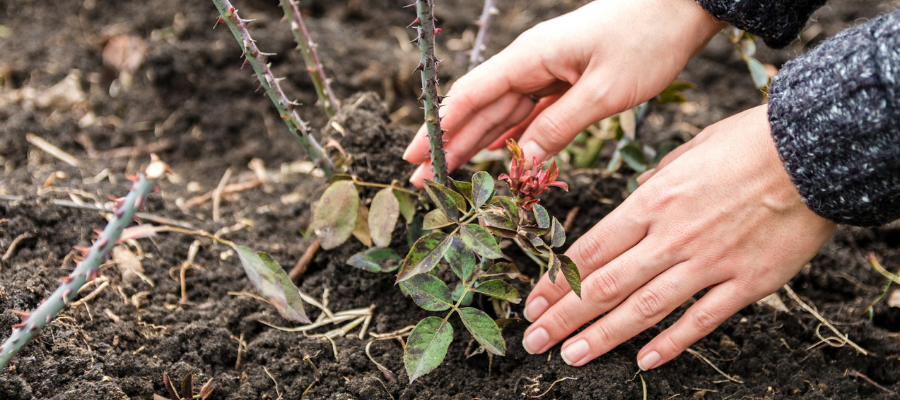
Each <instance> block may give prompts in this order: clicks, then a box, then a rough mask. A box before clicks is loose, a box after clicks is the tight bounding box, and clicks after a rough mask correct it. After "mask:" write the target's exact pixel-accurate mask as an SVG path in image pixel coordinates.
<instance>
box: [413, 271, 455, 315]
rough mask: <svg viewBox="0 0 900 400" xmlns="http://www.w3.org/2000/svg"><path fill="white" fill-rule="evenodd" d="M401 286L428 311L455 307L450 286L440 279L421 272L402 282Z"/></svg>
mask: <svg viewBox="0 0 900 400" xmlns="http://www.w3.org/2000/svg"><path fill="white" fill-rule="evenodd" d="M400 286H402V287H403V288H404V289H406V292H407V293H409V296H410V297H412V299H413V301H415V302H416V304H418V305H419V307H422V308H424V309H426V310H428V311H444V310H447V309H449V308H450V307H453V300H452V299H451V298H450V288H448V287H447V285H446V284H445V283H444V282H443V281H441V280H440V279H438V278H436V277H434V276H432V275H429V274H419V275H416V276H413V277H412V278H409V279H407V280H405V281H403V282H400Z"/></svg>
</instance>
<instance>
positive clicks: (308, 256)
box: [288, 239, 322, 282]
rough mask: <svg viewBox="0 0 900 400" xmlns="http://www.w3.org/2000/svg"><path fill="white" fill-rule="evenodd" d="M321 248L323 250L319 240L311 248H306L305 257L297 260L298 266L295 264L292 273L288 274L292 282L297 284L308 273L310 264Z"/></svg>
mask: <svg viewBox="0 0 900 400" xmlns="http://www.w3.org/2000/svg"><path fill="white" fill-rule="evenodd" d="M320 248H322V245H321V243H319V239H316V240H314V241H313V242H312V243H311V244H310V245H309V247H307V248H306V252H304V253H303V256H302V257H300V259H299V260H297V264H295V265H294V268H292V269H291V272H289V273H288V277H290V278H291V280H292V281H294V282H297V280H298V279H300V277H301V276H303V274H305V273H306V270H307V269H309V264H310V263H311V262H312V260H313V257H315V256H316V252H318V251H319V249H320Z"/></svg>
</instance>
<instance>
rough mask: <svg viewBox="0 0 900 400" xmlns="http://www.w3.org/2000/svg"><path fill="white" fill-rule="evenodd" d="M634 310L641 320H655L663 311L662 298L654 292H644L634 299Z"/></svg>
mask: <svg viewBox="0 0 900 400" xmlns="http://www.w3.org/2000/svg"><path fill="white" fill-rule="evenodd" d="M634 308H635V311H636V312H637V314H638V315H639V316H640V317H641V318H643V319H645V320H650V319H655V318H656V317H657V316H659V314H660V313H661V312H662V311H663V302H662V297H661V296H660V294H659V293H657V292H656V291H655V290H645V291H643V292H642V293H640V294H639V295H638V297H637V299H635V303H634Z"/></svg>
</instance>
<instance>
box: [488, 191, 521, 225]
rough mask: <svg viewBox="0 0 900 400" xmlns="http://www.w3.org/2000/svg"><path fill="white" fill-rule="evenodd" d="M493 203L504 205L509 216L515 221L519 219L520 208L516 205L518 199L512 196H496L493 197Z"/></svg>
mask: <svg viewBox="0 0 900 400" xmlns="http://www.w3.org/2000/svg"><path fill="white" fill-rule="evenodd" d="M491 205H495V206H500V207H503V209H504V210H506V213H507V217H509V219H511V220H513V221H514V222H515V221H518V220H519V208H518V207H516V201H515V200H513V198H512V197H507V196H494V198H493V199H491Z"/></svg>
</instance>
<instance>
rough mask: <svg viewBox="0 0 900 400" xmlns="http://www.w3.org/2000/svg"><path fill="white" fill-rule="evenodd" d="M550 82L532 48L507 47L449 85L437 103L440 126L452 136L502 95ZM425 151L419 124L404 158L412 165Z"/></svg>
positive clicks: (425, 139)
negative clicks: (440, 101) (440, 118)
mask: <svg viewBox="0 0 900 400" xmlns="http://www.w3.org/2000/svg"><path fill="white" fill-rule="evenodd" d="M554 82H556V77H555V76H553V75H551V74H550V73H549V72H548V71H547V70H546V68H545V67H544V66H543V65H541V60H540V57H535V56H534V51H533V49H529V48H527V46H523V45H519V46H510V47H508V48H507V49H505V50H503V51H501V52H500V53H499V54H497V55H495V56H494V57H491V58H490V59H488V60H487V61H485V62H484V63H483V64H481V65H479V66H478V67H477V68H475V69H473V70H472V71H471V72H469V73H468V74H466V75H464V76H462V77H461V78H459V80H457V81H456V83H454V84H453V87H451V88H450V91H449V92H447V97H446V99H445V100H444V101H443V103H442V105H441V116H442V121H441V125H442V128H444V129H446V130H447V131H449V133H450V134H451V135H453V136H454V137H456V136H458V135H457V131H459V130H460V129H461V128H462V127H464V126H465V125H466V124H468V123H469V121H471V120H472V119H473V118H474V117H475V116H476V115H481V114H484V113H485V108H487V107H489V106H490V105H492V104H493V103H495V102H496V101H498V99H500V98H501V97H503V96H504V95H506V94H508V93H518V94H525V93H532V92H534V91H536V90H540V89H542V88H544V87H546V86H549V85H552V84H553V83H554ZM483 132H484V131H482V132H476V134H478V135H481V134H483ZM452 140H453V139H451V141H452ZM427 151H428V137H427V131H426V130H425V129H424V127H423V128H422V129H419V131H418V132H417V133H416V137H415V138H414V139H413V141H412V142H411V143H410V145H409V146H408V147H407V150H406V152H405V153H404V159H406V160H408V161H410V162H411V163H414V164H416V163H421V162H424V161H425V159H426V156H425V153H426V152H427Z"/></svg>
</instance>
